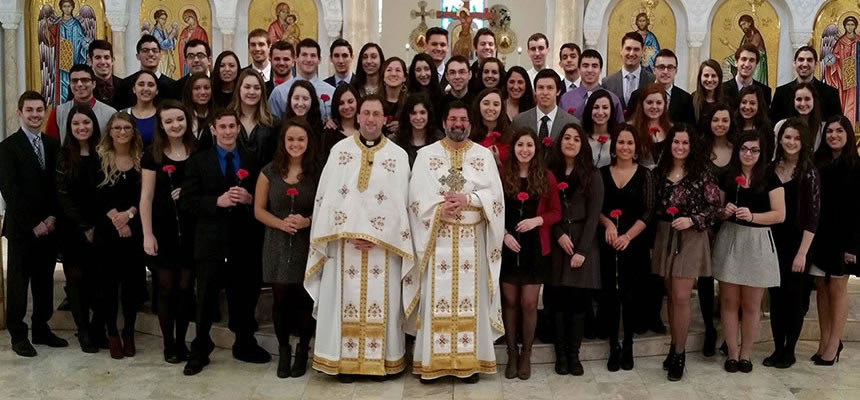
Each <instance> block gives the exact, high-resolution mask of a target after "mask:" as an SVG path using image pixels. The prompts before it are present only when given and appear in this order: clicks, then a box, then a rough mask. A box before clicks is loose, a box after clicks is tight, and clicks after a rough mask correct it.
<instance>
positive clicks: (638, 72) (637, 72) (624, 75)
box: [621, 65, 642, 79]
mask: <svg viewBox="0 0 860 400" xmlns="http://www.w3.org/2000/svg"><path fill="white" fill-rule="evenodd" d="M641 74H642V66H641V65H640V66H638V67H636V69H634V70H633V71H630V72H627V70H626V69H624V67H621V77H622V78H624V79H627V75H633V76H634V77H636V79H639V77H640V76H641Z"/></svg>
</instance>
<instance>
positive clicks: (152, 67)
mask: <svg viewBox="0 0 860 400" xmlns="http://www.w3.org/2000/svg"><path fill="white" fill-rule="evenodd" d="M136 50H137V56H136V57H137V60H138V61H140V70H141V71H149V72H152V73H154V74H155V77H156V78H158V81H156V82H155V83H156V85H158V93H159V97H169V96H170V95H171V93H172V90H173V87H174V86H173V85H174V83H176V81H174V80H173V78H170V77H169V76H167V75H164V74H162V73H161V71H159V70H158V63H159V62H161V45H160V44H158V39H156V38H155V36H152V35H143V36H141V37H140V40H138V41H137V46H136ZM134 78H135V74H131V75H129V76H128V77H126V78H125V79H123V80H122V82H120V85H119V88H118V89H117V90H116V92H114V96H113V100H111V102H112V104H113V105H114V108H116V109H117V110H123V109H126V108H129V107H131V106H132V105H133V104H134V99H135V97H134V92H133V91H132V87H133V86H134Z"/></svg>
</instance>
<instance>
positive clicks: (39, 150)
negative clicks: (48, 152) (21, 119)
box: [33, 135, 45, 169]
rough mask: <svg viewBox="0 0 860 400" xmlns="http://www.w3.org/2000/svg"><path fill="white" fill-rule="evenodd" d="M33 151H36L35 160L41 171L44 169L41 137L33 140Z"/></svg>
mask: <svg viewBox="0 0 860 400" xmlns="http://www.w3.org/2000/svg"><path fill="white" fill-rule="evenodd" d="M33 150H35V151H36V158H37V159H38V160H39V166H40V167H42V169H45V157H44V156H42V137H41V135H36V137H35V138H33Z"/></svg>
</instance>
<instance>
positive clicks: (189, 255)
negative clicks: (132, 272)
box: [140, 151, 194, 268]
mask: <svg viewBox="0 0 860 400" xmlns="http://www.w3.org/2000/svg"><path fill="white" fill-rule="evenodd" d="M187 162H188V159H185V160H181V161H176V160H172V159H170V158H169V157H167V156H166V155H162V156H161V162H160V163H158V162H156V161H155V158H154V157H153V155H152V153H151V152H150V151H147V152H146V153H144V155H143V158H142V159H141V160H140V166H141V168H143V169H145V170H150V171H154V172H155V192H154V193H153V197H152V233H153V235H155V239H156V240H157V243H158V255H156V256H146V258H147V265H149V266H151V267H155V268H192V267H193V265H194V264H193V261H194V215H193V214H191V213H189V212H187V211H185V210H182V209H180V208H179V207H177V205H178V203H179V200H176V201H174V200H173V198H172V197H171V196H170V192H172V191H173V189H176V188H181V187H182V182H183V180H184V179H185V169H186V164H187ZM168 165H170V166H172V167H173V168H175V169H176V170H175V171H174V172H173V173H171V174H170V175H168V174H167V172H165V171H164V167H165V166H168ZM181 196H182V193H181V192H180V197H181ZM177 219H178V220H179V221H178V222H179V223H178V225H177Z"/></svg>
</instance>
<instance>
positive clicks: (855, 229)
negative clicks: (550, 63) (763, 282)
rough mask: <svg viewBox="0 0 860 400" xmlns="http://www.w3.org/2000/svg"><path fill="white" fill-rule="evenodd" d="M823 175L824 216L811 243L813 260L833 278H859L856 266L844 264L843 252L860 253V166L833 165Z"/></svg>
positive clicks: (822, 205) (826, 167)
mask: <svg viewBox="0 0 860 400" xmlns="http://www.w3.org/2000/svg"><path fill="white" fill-rule="evenodd" d="M819 172H821V216H820V218H819V220H818V230H817V231H816V233H815V239H814V240H813V241H812V248H811V250H810V254H811V259H812V262H813V264H815V266H816V267H818V268H819V269H821V270H822V271H824V272H825V273H827V274H829V275H833V276H842V275H845V274H853V275H858V276H860V268H858V266H857V264H845V263H844V253H850V254H854V255H855V256H856V255H860V254H858V251H860V209H858V207H857V199H858V196H860V166H858V164H856V163H855V164H854V165H853V166H849V165H847V164H846V163H843V162H831V163H830V164H828V165H826V166H824V167H822V168H821V169H820V170H819Z"/></svg>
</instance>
